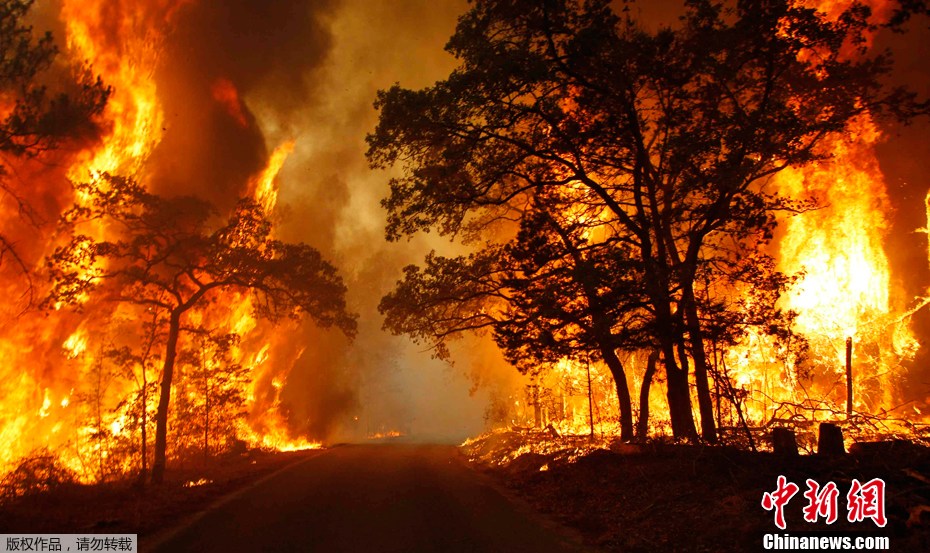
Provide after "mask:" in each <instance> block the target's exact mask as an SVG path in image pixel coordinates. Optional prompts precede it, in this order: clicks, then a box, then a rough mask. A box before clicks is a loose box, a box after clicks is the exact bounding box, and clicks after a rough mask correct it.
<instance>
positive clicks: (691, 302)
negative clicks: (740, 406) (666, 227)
mask: <svg viewBox="0 0 930 553" xmlns="http://www.w3.org/2000/svg"><path fill="white" fill-rule="evenodd" d="M683 288H684V290H683V299H684V315H685V324H686V325H687V328H688V338H689V342H690V343H691V359H693V360H694V382H695V386H696V388H697V398H698V410H699V411H700V413H701V436H703V438H704V439H705V440H706V441H707V442H709V443H712V444H713V443H717V426H716V425H715V424H714V401H713V399H712V398H711V396H710V384H709V383H708V382H707V376H708V372H709V371H708V365H707V356H706V355H705V352H704V333H703V332H702V331H701V323H700V319H699V318H698V313H697V302H696V300H695V299H694V288H693V284H692V282H691V281H686V282H685V283H683Z"/></svg>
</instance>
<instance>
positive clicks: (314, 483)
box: [141, 445, 578, 553]
mask: <svg viewBox="0 0 930 553" xmlns="http://www.w3.org/2000/svg"><path fill="white" fill-rule="evenodd" d="M141 545H142V547H143V550H145V549H148V548H147V547H146V545H147V544H146V543H145V542H144V540H143V543H142V544H141ZM577 550H578V549H577V547H576V546H573V545H571V544H570V543H569V542H568V541H566V540H565V538H563V537H561V536H560V535H558V534H557V533H556V532H555V531H554V530H553V529H552V528H551V527H550V526H549V525H547V524H544V523H542V522H541V520H540V519H539V518H538V517H536V516H535V515H533V514H532V513H530V512H529V511H528V509H526V508H525V507H522V506H518V505H515V504H513V503H512V502H511V501H509V500H508V499H507V498H505V497H504V496H503V495H501V494H500V493H499V492H497V491H496V490H495V489H494V488H493V487H492V486H490V485H489V484H488V483H487V481H486V480H485V479H484V478H482V477H481V476H479V475H478V474H476V473H474V472H473V471H472V470H470V469H469V468H468V467H466V466H464V465H463V463H462V462H461V461H460V460H459V459H458V457H457V454H456V450H455V448H453V447H451V446H426V445H347V446H338V447H334V448H332V449H330V450H327V451H325V452H322V453H321V454H319V455H317V456H314V457H311V458H310V459H308V460H306V461H302V462H300V463H298V464H296V465H293V466H291V467H289V468H287V469H285V470H283V471H281V472H279V473H277V474H275V475H274V476H272V477H271V478H268V479H266V480H264V481H262V482H261V483H259V484H258V485H256V486H254V487H252V488H250V489H248V490H247V491H245V492H243V493H240V494H239V495H237V496H235V497H234V498H233V499H231V500H229V501H226V502H225V503H223V504H222V505H220V506H218V507H216V508H214V509H212V510H210V511H208V512H206V513H205V514H204V515H203V516H201V517H199V519H198V520H196V521H195V522H194V523H193V524H191V525H189V526H187V527H186V528H183V529H181V530H180V531H178V532H177V533H175V534H174V535H173V536H172V537H170V538H168V539H167V541H163V542H162V543H161V544H159V545H158V546H157V549H156V551H158V552H164V553H169V552H170V553H183V552H185V551H191V552H198V553H209V552H220V551H222V552H224V553H231V552H240V551H242V552H253V551H254V552H264V551H268V552H271V551H275V552H304V551H308V552H309V551H325V552H327V553H330V552H333V553H335V552H354V551H364V552H369V551H371V552H393V551H398V552H400V551H403V552H408V551H409V552H418V551H436V552H454V551H481V552H483V551H502V552H503V551H506V552H508V553H517V552H524V551H526V552H539V553H543V552H550V551H551V552H564V551H577Z"/></svg>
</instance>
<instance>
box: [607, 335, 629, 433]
mask: <svg viewBox="0 0 930 553" xmlns="http://www.w3.org/2000/svg"><path fill="white" fill-rule="evenodd" d="M601 356H603V358H604V363H605V364H606V365H607V368H608V369H610V374H611V376H613V378H614V384H616V386H617V400H618V402H619V403H620V439H621V440H623V441H624V442H628V441H630V440H632V439H633V401H632V399H631V398H630V387H629V386H628V385H627V383H626V371H624V370H623V363H622V362H621V361H620V358H619V357H617V353H616V352H615V351H614V350H613V349H611V348H610V347H606V346H605V347H602V348H601Z"/></svg>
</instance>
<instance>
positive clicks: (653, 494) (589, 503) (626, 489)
mask: <svg viewBox="0 0 930 553" xmlns="http://www.w3.org/2000/svg"><path fill="white" fill-rule="evenodd" d="M861 449H863V451H860V452H859V453H858V454H857V455H845V456H843V457H839V458H821V457H818V456H816V455H810V456H800V457H797V458H778V457H776V456H774V455H773V454H771V453H751V452H748V451H742V450H737V449H731V448H725V447H695V446H682V445H660V444H651V445H643V446H633V445H627V444H617V443H615V444H608V443H601V444H597V443H595V444H591V443H590V442H589V441H588V440H587V439H585V438H562V439H553V438H552V437H551V436H546V435H543V434H527V433H514V432H503V433H501V432H498V433H494V434H489V435H486V436H484V437H482V438H479V439H477V440H474V441H472V442H470V443H467V444H466V445H465V446H463V448H462V451H463V453H464V454H465V455H466V456H467V457H468V458H469V459H470V460H471V461H472V465H473V466H474V467H475V468H476V469H478V470H480V471H482V472H484V473H486V474H488V475H489V476H491V477H492V478H493V479H495V480H496V481H497V482H498V483H499V484H500V485H501V486H503V487H505V488H506V489H508V490H510V492H511V493H513V494H514V495H516V496H518V497H520V498H521V499H523V500H525V501H527V502H528V503H530V504H531V505H532V506H533V507H534V508H536V509H537V510H539V511H541V512H542V513H544V514H546V515H548V516H550V517H552V518H554V519H556V520H557V521H559V522H560V523H562V524H564V525H566V526H568V527H570V528H572V529H574V530H575V531H577V532H579V533H580V534H581V535H582V536H583V539H584V541H585V543H586V544H587V545H589V546H591V547H592V548H595V549H598V550H603V551H760V550H762V549H763V547H762V546H763V543H762V540H763V535H764V534H766V533H781V534H783V531H780V530H779V529H778V528H777V527H776V526H775V523H774V512H772V511H767V510H765V509H764V508H763V507H762V497H763V493H765V492H772V491H775V488H776V484H777V479H778V477H779V475H784V476H785V477H786V479H787V481H788V482H794V483H795V484H797V485H798V487H799V491H798V492H797V494H796V495H795V496H794V497H793V498H792V499H791V500H790V501H789V503H788V505H787V507H786V511H785V516H786V524H787V529H786V531H787V532H805V533H812V535H817V536H829V535H831V534H832V535H836V534H837V533H844V535H845V533H849V534H850V535H854V536H888V537H889V538H890V543H891V550H892V551H923V552H926V551H930V449H928V448H926V447H921V446H917V445H914V444H911V443H908V442H885V443H881V444H875V445H870V446H865V447H864V448H861ZM873 478H881V479H883V480H884V482H885V485H886V487H885V514H886V518H887V524H886V526H885V527H884V528H880V527H878V526H877V525H876V523H875V522H874V520H873V519H872V518H866V519H865V520H864V521H862V522H854V523H850V522H849V521H848V520H847V516H848V512H847V492H848V491H849V489H850V486H851V484H852V481H853V479H857V480H858V481H859V482H860V483H863V484H864V483H866V482H868V481H870V480H872V479H873ZM807 479H811V480H814V481H815V482H817V483H819V485H820V486H826V485H827V483H828V482H831V481H832V482H834V483H835V484H836V486H837V489H838V502H837V514H838V517H837V518H838V520H837V521H836V522H835V523H833V524H831V525H827V524H825V523H824V521H823V519H821V520H820V521H819V522H818V523H816V524H815V523H809V522H806V521H805V520H804V516H803V508H804V507H805V506H806V505H807V504H808V501H807V499H805V497H804V493H805V491H807V489H808V486H807V484H806V481H807Z"/></svg>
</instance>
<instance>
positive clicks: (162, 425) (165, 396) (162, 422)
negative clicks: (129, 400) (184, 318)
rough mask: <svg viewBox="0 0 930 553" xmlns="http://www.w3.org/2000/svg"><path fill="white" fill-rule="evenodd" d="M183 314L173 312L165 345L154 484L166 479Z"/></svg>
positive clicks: (157, 413) (176, 310)
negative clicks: (169, 417) (170, 405)
mask: <svg viewBox="0 0 930 553" xmlns="http://www.w3.org/2000/svg"><path fill="white" fill-rule="evenodd" d="M181 313H183V312H182V311H181V310H179V309H175V310H174V311H172V312H171V317H170V318H169V319H168V342H167V344H166V345H165V364H164V368H163V369H162V377H161V393H160V395H159V398H158V411H157V412H156V414H155V458H154V460H153V461H152V483H154V484H161V483H162V482H163V481H164V478H165V462H166V460H165V451H166V449H167V447H168V405H169V403H170V402H171V379H172V378H173V377H174V362H175V359H176V358H177V354H178V351H177V350H178V336H179V335H180V333H181Z"/></svg>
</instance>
